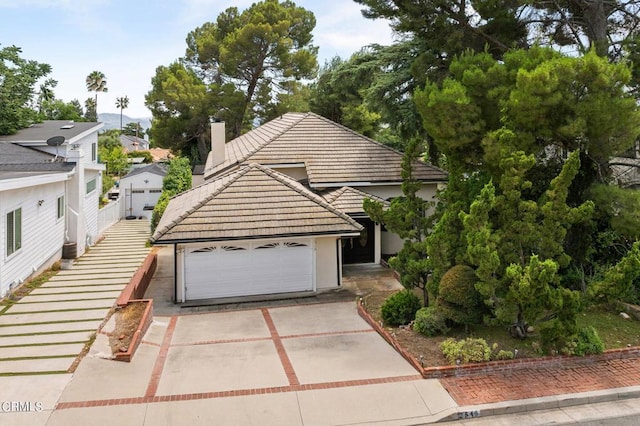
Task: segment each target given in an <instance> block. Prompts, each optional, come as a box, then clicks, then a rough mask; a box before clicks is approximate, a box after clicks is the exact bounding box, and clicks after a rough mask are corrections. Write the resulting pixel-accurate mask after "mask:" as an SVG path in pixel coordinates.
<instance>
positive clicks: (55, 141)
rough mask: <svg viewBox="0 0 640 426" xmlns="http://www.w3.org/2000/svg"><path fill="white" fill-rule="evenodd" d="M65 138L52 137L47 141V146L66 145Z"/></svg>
mask: <svg viewBox="0 0 640 426" xmlns="http://www.w3.org/2000/svg"><path fill="white" fill-rule="evenodd" d="M64 141H65V138H64V136H51V137H50V138H49V139H47V145H49V146H60V145H62V144H63V143H64Z"/></svg>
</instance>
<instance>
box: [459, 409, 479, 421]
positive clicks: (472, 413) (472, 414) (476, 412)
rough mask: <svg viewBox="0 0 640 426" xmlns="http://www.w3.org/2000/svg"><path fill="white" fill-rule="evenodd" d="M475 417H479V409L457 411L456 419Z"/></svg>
mask: <svg viewBox="0 0 640 426" xmlns="http://www.w3.org/2000/svg"><path fill="white" fill-rule="evenodd" d="M475 417H480V410H473V411H462V412H460V413H458V419H473V418H475Z"/></svg>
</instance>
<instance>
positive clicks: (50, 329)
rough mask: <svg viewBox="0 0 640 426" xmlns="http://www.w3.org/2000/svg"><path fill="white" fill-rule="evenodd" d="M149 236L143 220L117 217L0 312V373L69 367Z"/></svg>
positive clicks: (110, 304) (47, 371)
mask: <svg viewBox="0 0 640 426" xmlns="http://www.w3.org/2000/svg"><path fill="white" fill-rule="evenodd" d="M148 238H149V223H148V222H147V221H145V220H132V221H125V220H123V221H120V222H118V223H117V224H115V225H114V226H112V227H111V228H110V229H109V230H107V232H106V233H105V235H104V239H103V240H102V241H100V242H99V243H98V244H97V245H95V246H94V247H91V248H90V249H89V250H87V252H86V253H85V254H84V255H82V256H81V257H80V258H78V259H76V260H75V261H74V262H73V265H72V267H71V269H66V270H61V271H59V272H58V273H57V274H56V275H55V276H53V277H52V278H51V279H49V281H47V282H46V283H44V284H43V285H42V286H40V287H39V288H37V289H35V290H33V291H32V292H31V293H30V294H29V295H27V296H25V297H23V298H22V299H20V300H19V301H18V302H17V303H15V304H14V305H13V306H11V307H10V308H9V309H8V310H7V311H6V312H4V313H3V314H2V315H0V376H8V375H25V374H26V375H29V374H62V373H66V372H69V371H70V369H71V368H72V366H73V365H74V362H75V361H76V358H77V357H78V355H79V354H80V353H81V352H83V349H84V348H85V346H86V345H87V344H88V343H90V342H92V340H93V337H94V335H95V333H96V331H97V329H98V327H99V326H100V325H101V324H102V323H103V322H104V318H105V317H106V315H107V314H108V313H109V311H110V310H111V309H112V307H113V306H114V302H115V300H116V299H117V298H118V296H119V295H120V293H121V291H122V289H124V288H125V286H126V285H127V284H128V283H129V281H130V280H131V277H132V276H133V274H134V273H135V271H136V270H137V269H138V267H139V266H140V265H141V264H142V262H143V261H144V259H145V258H146V256H147V254H148V253H149V251H150V249H149V248H148V247H146V246H145V245H146V242H147V240H148Z"/></svg>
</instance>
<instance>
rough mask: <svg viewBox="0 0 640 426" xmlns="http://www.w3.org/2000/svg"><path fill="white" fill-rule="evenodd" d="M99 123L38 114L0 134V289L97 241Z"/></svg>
mask: <svg viewBox="0 0 640 426" xmlns="http://www.w3.org/2000/svg"><path fill="white" fill-rule="evenodd" d="M101 127H102V123H86V122H78V123H75V122H69V121H45V122H43V123H37V124H34V125H32V126H31V127H29V128H27V129H23V130H21V131H19V132H18V133H16V134H15V135H9V136H0V243H1V244H0V297H4V296H5V295H6V294H7V293H8V292H9V291H10V290H11V289H13V288H15V287H16V286H17V285H19V284H20V283H22V282H23V281H24V280H26V279H28V278H29V277H30V276H32V275H33V274H35V273H37V272H39V271H41V270H43V269H45V268H47V267H48V266H50V265H52V264H53V263H54V262H56V261H57V260H59V259H60V258H61V256H62V251H63V246H64V245H65V243H67V244H68V245H67V247H72V249H71V253H72V255H73V257H75V256H79V255H81V254H83V253H84V252H85V250H86V248H87V246H89V245H92V244H94V243H95V242H96V240H97V239H98V237H99V233H100V232H101V230H100V229H99V228H100V226H99V220H98V210H99V205H98V202H99V197H100V190H101V188H102V172H103V171H104V169H105V168H104V165H103V164H99V163H98V158H97V151H98V150H97V148H98V130H99V129H100V128H101Z"/></svg>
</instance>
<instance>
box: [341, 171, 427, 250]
mask: <svg viewBox="0 0 640 426" xmlns="http://www.w3.org/2000/svg"><path fill="white" fill-rule="evenodd" d="M354 188H357V189H359V190H360V191H362V192H366V193H367V194H371V195H375V196H377V197H380V198H382V199H383V200H388V199H390V198H394V197H401V196H402V188H401V187H400V185H372V186H360V187H354ZM437 189H438V184H435V183H423V184H422V187H421V188H420V191H418V196H420V197H421V198H422V199H423V200H425V201H435V198H434V197H435V195H436V191H437ZM403 243H404V242H403V241H402V239H401V238H400V237H399V236H398V235H396V234H394V233H392V232H388V231H382V232H380V252H381V254H382V255H389V254H395V253H397V252H398V251H400V249H401V248H402V245H403ZM376 252H377V248H376ZM376 254H377V253H376ZM376 258H377V256H376ZM377 261H378V262H379V259H377Z"/></svg>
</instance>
